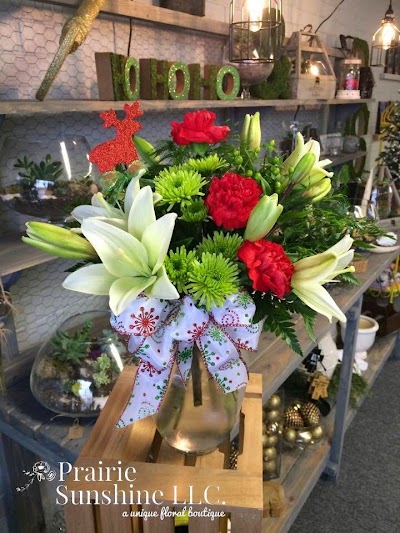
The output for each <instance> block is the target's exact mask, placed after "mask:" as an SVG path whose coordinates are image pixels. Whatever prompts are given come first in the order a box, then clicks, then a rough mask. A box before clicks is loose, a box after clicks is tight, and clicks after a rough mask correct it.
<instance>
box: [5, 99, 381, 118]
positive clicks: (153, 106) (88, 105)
mask: <svg viewBox="0 0 400 533" xmlns="http://www.w3.org/2000/svg"><path fill="white" fill-rule="evenodd" d="M372 101H373V100H368V99H362V100H313V99H308V100H259V99H257V98H250V99H248V100H247V99H246V100H242V99H241V98H235V99H234V100H228V101H223V100H141V101H140V105H141V108H142V110H143V111H157V112H161V111H171V110H173V109H182V110H190V109H227V108H251V107H273V108H275V109H277V110H281V111H285V110H287V109H288V108H296V107H297V106H305V107H309V106H312V107H315V106H323V105H336V104H355V103H356V104H359V103H367V102H372ZM126 103H132V101H128V102H127V101H117V102H115V101H113V100H55V99H49V100H45V101H43V102H38V101H36V100H0V115H34V114H35V115H36V114H44V115H51V114H57V113H99V112H101V111H104V110H106V109H110V108H113V109H116V110H121V109H123V107H124V105H125V104H126Z"/></svg>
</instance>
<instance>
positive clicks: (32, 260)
mask: <svg viewBox="0 0 400 533" xmlns="http://www.w3.org/2000/svg"><path fill="white" fill-rule="evenodd" d="M54 259H56V258H55V257H54V256H52V255H49V254H46V253H45V252H42V251H40V250H38V249H37V248H33V246H29V245H27V244H25V243H24V242H22V241H21V235H13V236H7V237H1V238H0V277H1V276H7V275H8V274H13V273H14V272H19V271H20V270H24V269H25V268H30V267H32V266H35V265H41V264H42V263H47V262H48V261H53V260H54Z"/></svg>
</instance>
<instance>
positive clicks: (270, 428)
mask: <svg viewBox="0 0 400 533" xmlns="http://www.w3.org/2000/svg"><path fill="white" fill-rule="evenodd" d="M265 431H266V433H267V435H277V434H279V424H278V422H272V423H268V424H265Z"/></svg>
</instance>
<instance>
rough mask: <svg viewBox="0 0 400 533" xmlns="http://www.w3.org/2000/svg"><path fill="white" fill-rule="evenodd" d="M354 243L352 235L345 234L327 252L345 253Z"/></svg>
mask: <svg viewBox="0 0 400 533" xmlns="http://www.w3.org/2000/svg"><path fill="white" fill-rule="evenodd" d="M352 245H353V239H352V238H351V237H350V235H348V234H347V235H345V236H344V237H343V238H342V239H340V241H338V242H337V243H336V244H334V245H333V246H331V247H330V248H329V249H328V250H326V251H327V252H332V253H334V254H336V255H339V256H340V255H343V254H344V253H346V252H348V251H349V250H350V248H351V247H352Z"/></svg>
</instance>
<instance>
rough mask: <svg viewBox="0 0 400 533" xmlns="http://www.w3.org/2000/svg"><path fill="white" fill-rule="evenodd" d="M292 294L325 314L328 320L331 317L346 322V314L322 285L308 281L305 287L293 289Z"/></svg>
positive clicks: (330, 320)
mask: <svg viewBox="0 0 400 533" xmlns="http://www.w3.org/2000/svg"><path fill="white" fill-rule="evenodd" d="M293 292H294V294H296V296H298V297H299V298H300V300H302V301H303V302H304V303H305V304H306V305H308V307H311V309H314V311H316V312H317V313H320V314H321V315H324V316H326V318H327V319H328V320H329V322H332V317H335V318H337V319H338V320H339V321H340V322H346V316H345V315H344V313H343V312H342V311H341V310H340V309H339V307H338V306H337V305H336V302H335V300H334V299H333V298H332V296H331V295H330V294H329V293H328V291H327V290H326V289H324V287H321V285H319V284H318V283H309V284H307V287H305V286H304V285H303V286H302V287H301V288H296V289H293Z"/></svg>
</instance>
